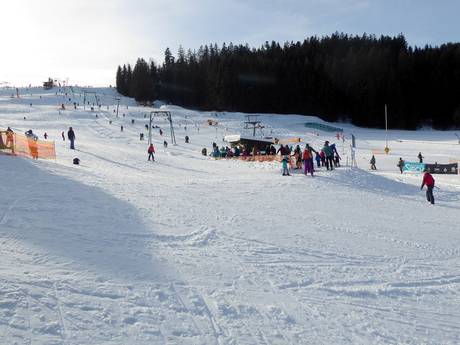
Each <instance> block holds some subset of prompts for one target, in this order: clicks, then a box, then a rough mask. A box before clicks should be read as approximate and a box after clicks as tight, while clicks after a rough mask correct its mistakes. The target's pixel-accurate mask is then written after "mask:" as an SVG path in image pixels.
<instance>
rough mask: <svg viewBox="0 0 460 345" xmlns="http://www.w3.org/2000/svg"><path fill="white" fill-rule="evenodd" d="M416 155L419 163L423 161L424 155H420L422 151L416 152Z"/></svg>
mask: <svg viewBox="0 0 460 345" xmlns="http://www.w3.org/2000/svg"><path fill="white" fill-rule="evenodd" d="M417 157H418V160H419V163H423V158H424V157H423V156H422V153H421V152H419V153H418V156H417Z"/></svg>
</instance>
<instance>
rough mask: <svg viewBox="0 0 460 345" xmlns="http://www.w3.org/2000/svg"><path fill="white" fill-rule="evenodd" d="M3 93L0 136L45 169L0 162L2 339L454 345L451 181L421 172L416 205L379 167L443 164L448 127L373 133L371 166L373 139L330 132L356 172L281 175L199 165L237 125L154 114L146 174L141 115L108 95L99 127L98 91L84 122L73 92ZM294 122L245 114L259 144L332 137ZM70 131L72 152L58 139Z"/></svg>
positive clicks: (260, 166) (457, 282)
mask: <svg viewBox="0 0 460 345" xmlns="http://www.w3.org/2000/svg"><path fill="white" fill-rule="evenodd" d="M20 91H21V98H20V99H12V98H11V97H10V96H11V90H0V128H6V127H7V126H11V127H12V128H13V130H15V131H17V132H24V131H26V130H28V129H30V128H31V129H33V130H34V132H36V133H37V134H39V135H40V136H42V134H43V133H44V132H45V131H46V132H47V133H48V134H49V135H50V139H52V140H56V147H57V153H58V158H57V160H56V161H55V162H54V161H50V162H49V161H42V160H39V161H31V160H27V159H18V158H13V157H8V156H1V155H0V168H1V172H2V176H3V179H2V183H1V184H0V194H1V195H2V208H1V209H0V239H1V244H2V245H1V247H0V248H1V249H0V250H1V254H0V255H1V256H0V258H1V260H0V273H1V274H0V287H1V288H0V334H2V341H1V342H2V343H5V344H40V345H41V344H72V345H73V344H75V345H76V344H110V345H112V344H458V343H460V312H459V310H460V309H459V305H460V296H459V289H460V274H459V267H460V253H459V244H460V224H459V220H460V177H459V176H447V175H446V176H440V175H437V176H435V177H436V180H437V182H438V183H437V184H438V186H439V187H440V188H441V189H440V190H435V197H436V199H437V200H436V201H437V204H436V205H435V206H431V205H429V204H427V202H426V201H425V199H424V192H421V191H420V183H421V177H420V176H417V175H400V174H399V171H397V168H396V163H397V160H398V158H399V157H403V158H404V159H406V160H408V161H410V160H412V161H416V155H417V154H418V152H419V151H421V152H422V153H423V154H424V156H425V157H426V160H427V161H431V162H434V161H437V162H438V163H448V162H449V161H450V160H454V159H458V160H460V145H458V144H457V141H456V138H455V136H454V133H453V132H438V131H417V132H407V131H390V132H389V135H388V140H389V146H390V148H391V152H390V155H388V156H383V155H377V156H376V158H377V167H378V169H379V170H377V172H371V171H369V170H368V161H369V159H370V156H371V154H372V153H371V150H373V149H374V150H382V149H383V148H384V146H385V140H386V135H385V133H384V132H383V131H379V130H370V129H360V128H356V127H353V126H351V125H346V124H338V126H340V127H343V128H344V129H345V135H346V137H347V138H349V137H350V134H351V133H353V134H355V135H356V137H357V140H358V141H357V144H358V150H357V159H358V165H359V167H360V168H359V169H353V170H351V169H349V168H345V167H343V168H339V169H337V170H336V171H333V172H327V171H325V169H324V168H322V169H320V170H319V171H318V172H317V175H316V176H315V177H314V178H311V177H305V176H303V175H301V174H298V173H294V174H293V176H291V177H282V176H280V166H279V163H253V162H250V163H248V162H240V161H226V160H220V161H215V160H213V159H210V158H207V157H203V156H201V149H202V148H203V147H207V148H208V149H209V148H210V147H211V144H212V142H213V141H216V142H217V143H218V144H219V145H221V144H223V143H222V137H223V136H224V135H226V134H234V133H239V132H240V130H241V128H242V121H243V120H244V114H238V113H219V114H217V117H216V114H214V113H201V112H195V111H190V110H186V109H182V108H179V107H175V106H165V107H164V109H168V110H171V111H172V115H173V120H174V122H175V125H176V127H175V130H176V136H177V139H178V145H177V146H172V145H170V146H169V147H168V148H167V149H164V148H163V146H162V143H163V140H164V139H165V138H166V140H168V141H170V140H169V138H168V137H167V136H166V137H161V136H160V135H159V134H158V131H157V130H155V132H154V145H155V147H156V149H157V155H156V162H155V163H152V162H147V153H146V150H147V147H146V142H141V141H139V133H141V132H145V128H144V125H145V123H146V120H145V118H144V114H145V113H147V112H148V111H149V109H147V108H143V107H137V106H135V104H134V102H133V101H132V100H129V99H126V98H122V100H121V103H120V104H121V106H120V110H119V113H120V116H119V117H118V118H116V117H115V114H114V112H113V110H114V106H115V105H116V100H115V97H116V94H115V93H114V92H113V90H110V89H98V90H96V91H97V92H99V93H100V94H101V93H104V95H102V96H101V97H102V103H103V106H102V107H101V110H96V111H95V112H94V113H92V112H90V111H88V109H87V111H84V110H83V109H82V107H80V108H79V109H78V110H73V109H72V107H71V103H73V102H74V101H76V102H78V103H82V97H80V95H79V94H78V89H76V90H75V91H77V93H76V94H74V95H70V94H69V95H68V96H67V97H64V96H62V95H61V94H58V95H56V93H55V92H56V91H57V89H55V90H51V91H43V90H42V89H30V90H26V89H23V90H20ZM69 97H70V98H71V101H69V100H68V98H69ZM30 103H32V106H30ZM61 103H65V104H66V106H67V109H68V110H65V111H62V112H61V113H60V114H59V112H58V106H59V105H60V104H61ZM107 105H108V106H109V109H108V110H107V107H106V106H107ZM126 105H128V107H126ZM96 109H97V107H96ZM96 114H97V115H98V116H97V117H96ZM123 114H125V117H123ZM24 116H25V117H26V119H25V120H24ZM131 119H135V124H131ZM207 119H214V120H217V121H219V126H218V127H217V130H216V129H215V127H209V126H207V125H205V122H206V120H207ZM311 120H313V121H314V120H316V121H319V120H318V119H315V118H313V117H303V116H296V115H292V116H279V115H263V116H261V121H262V122H263V124H264V125H266V127H267V128H266V129H265V134H266V135H274V136H277V137H283V138H288V137H301V138H303V139H304V140H305V141H306V142H309V143H311V144H313V146H314V147H315V148H320V146H321V144H322V143H323V142H324V140H331V141H335V138H334V134H327V133H323V132H314V131H312V130H310V129H306V128H305V127H304V126H303V124H304V123H305V122H308V121H311ZM109 121H112V124H109ZM155 124H156V125H158V126H160V127H162V128H163V129H164V131H165V133H168V131H167V129H168V127H167V123H166V121H165V120H162V119H158V120H157V121H156V122H155ZM121 125H123V126H124V131H123V132H121V131H120V126H121ZM69 126H72V127H73V128H74V129H75V132H76V136H77V140H76V148H77V150H76V151H71V150H69V149H68V142H67V141H66V142H63V141H62V139H60V133H61V131H63V130H67V128H68V127H69ZM184 127H187V130H185V129H184ZM198 128H199V130H198ZM185 135H189V136H190V138H191V143H190V144H185V143H184V139H183V138H184V136H185ZM348 147H349V141H347V142H346V143H345V144H344V145H342V144H338V148H339V152H340V153H343V158H344V160H343V161H342V162H343V163H344V162H345V161H346V159H347V156H349V148H348ZM74 157H79V158H80V159H81V163H82V164H81V165H80V166H75V165H72V164H71V162H72V158H74Z"/></svg>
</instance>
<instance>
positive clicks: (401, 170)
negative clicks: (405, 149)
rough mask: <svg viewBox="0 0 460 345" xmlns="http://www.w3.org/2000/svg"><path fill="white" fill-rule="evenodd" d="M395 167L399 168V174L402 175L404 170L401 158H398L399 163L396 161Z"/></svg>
mask: <svg viewBox="0 0 460 345" xmlns="http://www.w3.org/2000/svg"><path fill="white" fill-rule="evenodd" d="M397 167H398V168H399V171H400V172H401V174H402V173H403V169H404V161H403V159H402V158H401V157H399V161H398V164H397Z"/></svg>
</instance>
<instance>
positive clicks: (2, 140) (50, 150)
mask: <svg viewBox="0 0 460 345" xmlns="http://www.w3.org/2000/svg"><path fill="white" fill-rule="evenodd" d="M0 151H1V152H3V153H7V154H12V155H15V156H22V157H28V158H34V159H38V158H42V159H56V147H55V145H54V141H43V140H34V139H33V138H31V137H27V136H25V135H22V134H16V133H14V134H12V133H7V132H0Z"/></svg>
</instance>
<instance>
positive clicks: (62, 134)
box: [61, 131, 65, 141]
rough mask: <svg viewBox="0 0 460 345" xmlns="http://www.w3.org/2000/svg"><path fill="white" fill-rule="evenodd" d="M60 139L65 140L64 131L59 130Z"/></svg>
mask: <svg viewBox="0 0 460 345" xmlns="http://www.w3.org/2000/svg"><path fill="white" fill-rule="evenodd" d="M61 137H62V141H65V135H64V131H62V132H61Z"/></svg>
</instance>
